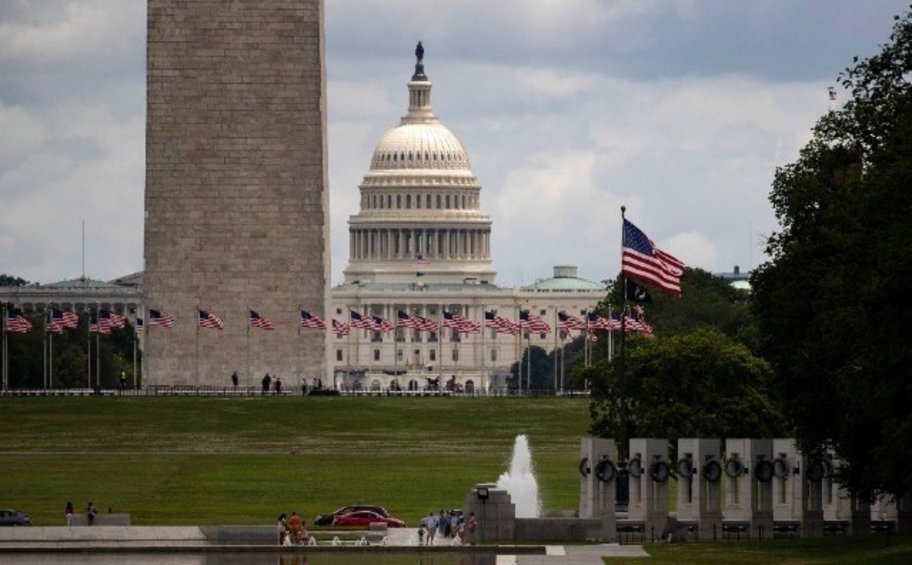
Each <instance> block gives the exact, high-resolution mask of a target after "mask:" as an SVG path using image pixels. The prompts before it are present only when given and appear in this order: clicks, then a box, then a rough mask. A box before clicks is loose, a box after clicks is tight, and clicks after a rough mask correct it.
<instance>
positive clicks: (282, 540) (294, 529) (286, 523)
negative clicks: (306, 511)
mask: <svg viewBox="0 0 912 565" xmlns="http://www.w3.org/2000/svg"><path fill="white" fill-rule="evenodd" d="M276 533H277V534H278V537H279V545H297V544H299V543H304V542H306V541H307V538H308V537H309V536H310V534H308V533H307V522H305V521H304V520H303V519H302V518H301V517H300V516H298V513H297V512H292V513H291V516H285V513H284V512H283V513H281V514H279V519H278V521H277V522H276Z"/></svg>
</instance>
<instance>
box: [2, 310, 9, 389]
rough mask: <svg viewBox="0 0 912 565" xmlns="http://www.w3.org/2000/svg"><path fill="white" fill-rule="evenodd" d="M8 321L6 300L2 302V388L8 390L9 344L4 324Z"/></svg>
mask: <svg viewBox="0 0 912 565" xmlns="http://www.w3.org/2000/svg"><path fill="white" fill-rule="evenodd" d="M8 323H9V312H8V311H7V308H6V302H4V303H3V328H2V329H3V383H2V385H3V390H4V391H7V390H9V359H8V356H9V345H8V344H7V334H8V332H7V331H6V326H7V324H8Z"/></svg>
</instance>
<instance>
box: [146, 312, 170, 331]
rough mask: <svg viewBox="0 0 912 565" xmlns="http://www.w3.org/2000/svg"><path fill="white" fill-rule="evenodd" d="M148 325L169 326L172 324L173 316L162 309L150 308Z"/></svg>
mask: <svg viewBox="0 0 912 565" xmlns="http://www.w3.org/2000/svg"><path fill="white" fill-rule="evenodd" d="M149 325H150V326H163V327H166V328H170V327H171V326H172V325H174V318H173V317H172V316H171V314H169V313H167V312H165V311H163V310H152V309H151V308H150V309H149Z"/></svg>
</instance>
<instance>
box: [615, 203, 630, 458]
mask: <svg viewBox="0 0 912 565" xmlns="http://www.w3.org/2000/svg"><path fill="white" fill-rule="evenodd" d="M626 211H627V207H626V206H621V257H622V259H621V266H622V268H621V290H622V292H621V294H622V298H621V336H620V339H621V344H620V345H621V351H620V359H619V361H618V376H619V380H618V400H619V403H620V409H621V414H620V416H621V433H620V435H621V437H620V440H621V441H620V442H618V446H619V447H620V450H619V451H620V453H619V459H621V460H626V459H627V456H628V447H629V446H628V442H629V441H630V430H629V425H630V422H629V420H628V415H627V374H626V371H627V363H626V361H627V357H626V348H625V342H626V335H625V334H626V333H627V328H626V324H627V319H626V317H625V316H624V312H625V311H626V309H627V275H625V274H624V269H623V255H624V246H625V245H626V243H627V242H626V239H625V236H624V232H625V230H624V221H625V218H624V213H625V212H626Z"/></svg>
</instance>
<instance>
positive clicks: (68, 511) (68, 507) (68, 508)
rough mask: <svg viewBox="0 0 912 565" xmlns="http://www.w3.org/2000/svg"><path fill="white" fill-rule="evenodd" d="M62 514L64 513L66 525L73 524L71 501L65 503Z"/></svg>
mask: <svg viewBox="0 0 912 565" xmlns="http://www.w3.org/2000/svg"><path fill="white" fill-rule="evenodd" d="M64 515H66V521H67V526H72V525H73V503H72V502H67V503H66V510H64Z"/></svg>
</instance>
